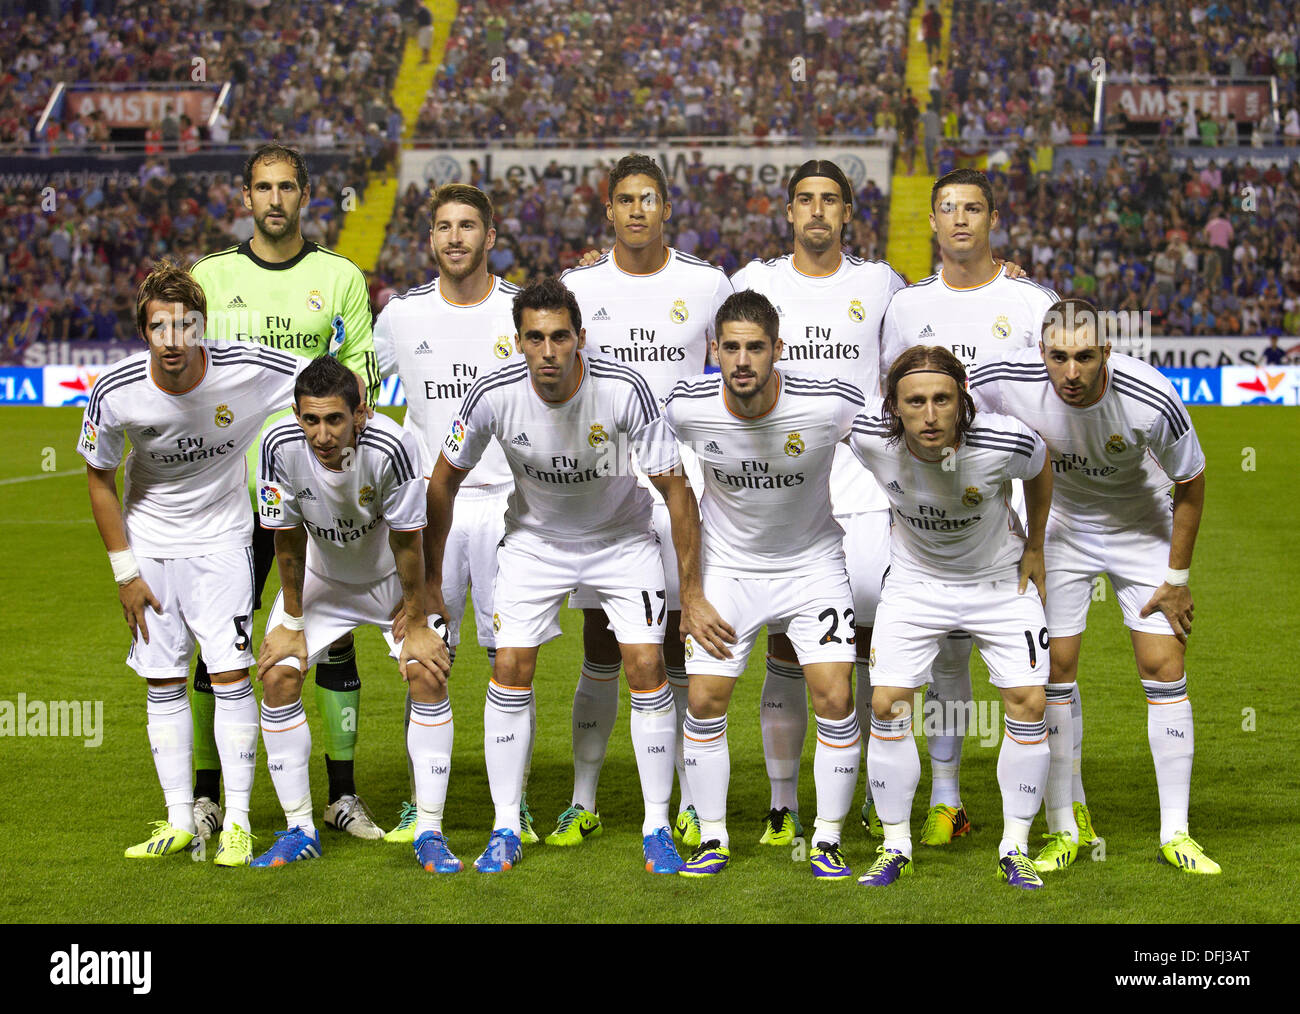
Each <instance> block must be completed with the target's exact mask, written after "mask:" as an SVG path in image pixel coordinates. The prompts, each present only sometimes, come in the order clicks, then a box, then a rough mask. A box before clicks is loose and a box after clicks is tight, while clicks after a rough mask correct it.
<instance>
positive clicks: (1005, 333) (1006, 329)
mask: <svg viewBox="0 0 1300 1014" xmlns="http://www.w3.org/2000/svg"><path fill="white" fill-rule="evenodd" d="M993 337H994V338H999V339H1005V338H1010V337H1011V321H1010V319H1009V318H1008V317H1007V315H1006V314H1005V313H1003V314H999V315H998V319H997V320H995V321H994V322H993Z"/></svg>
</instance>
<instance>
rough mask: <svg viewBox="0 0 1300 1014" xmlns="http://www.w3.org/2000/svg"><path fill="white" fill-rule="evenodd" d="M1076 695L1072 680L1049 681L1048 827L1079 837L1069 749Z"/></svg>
mask: <svg viewBox="0 0 1300 1014" xmlns="http://www.w3.org/2000/svg"><path fill="white" fill-rule="evenodd" d="M1073 695H1074V684H1073V683H1049V684H1047V712H1046V719H1047V749H1048V753H1049V755H1050V757H1051V766H1050V768H1049V769H1048V772H1047V793H1046V795H1045V796H1044V798H1045V799H1046V801H1047V830H1048V831H1049V832H1051V833H1052V834H1055V833H1056V832H1057V831H1069V832H1070V837H1072V838H1073V839H1074V840H1075V841H1076V842H1077V841H1078V840H1079V827H1078V825H1077V824H1076V823H1075V820H1074V805H1073V803H1074V797H1073V794H1072V793H1071V788H1072V786H1071V772H1072V771H1073V767H1074V765H1073V764H1072V762H1071V760H1072V759H1071V757H1070V749H1071V746H1072V745H1073V743H1074V716H1073V714H1072V713H1071V708H1070V698H1071V697H1072V696H1073Z"/></svg>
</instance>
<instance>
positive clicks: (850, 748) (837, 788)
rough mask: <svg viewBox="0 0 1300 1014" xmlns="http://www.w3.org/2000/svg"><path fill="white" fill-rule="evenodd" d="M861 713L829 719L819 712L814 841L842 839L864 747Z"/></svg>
mask: <svg viewBox="0 0 1300 1014" xmlns="http://www.w3.org/2000/svg"><path fill="white" fill-rule="evenodd" d="M861 740H862V730H860V729H859V728H858V716H857V715H856V714H854V713H851V714H850V715H849V716H848V718H841V719H830V718H822V717H821V716H820V715H818V716H817V749H816V752H815V753H814V754H813V781H814V782H815V783H816V787H817V817H816V821H815V823H814V826H813V839H812V840H813V844H814V845H817V844H820V843H821V842H830V843H831V844H832V845H838V844H839V843H840V833H841V831H842V829H843V827H844V817H845V815H846V814H847V813H848V812H849V807H851V806H852V805H853V793H854V792H855V791H856V790H857V787H858V751H859V750H861V749H862V744H861Z"/></svg>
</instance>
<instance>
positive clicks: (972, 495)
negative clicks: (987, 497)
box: [961, 486, 984, 507]
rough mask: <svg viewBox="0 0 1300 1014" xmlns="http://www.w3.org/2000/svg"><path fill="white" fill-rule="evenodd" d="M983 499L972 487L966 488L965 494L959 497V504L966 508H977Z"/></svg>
mask: <svg viewBox="0 0 1300 1014" xmlns="http://www.w3.org/2000/svg"><path fill="white" fill-rule="evenodd" d="M983 500H984V498H983V497H982V496H980V491H979V490H978V489H976V488H975V487H974V486H967V487H966V492H965V493H963V494H962V496H961V502H962V503H964V504H965V505H966V506H967V507H978V506H979V505H980V504H981V503H982V502H983Z"/></svg>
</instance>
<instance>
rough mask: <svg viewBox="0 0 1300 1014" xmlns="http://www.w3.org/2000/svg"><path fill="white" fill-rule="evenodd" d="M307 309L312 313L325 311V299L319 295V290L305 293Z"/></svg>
mask: <svg viewBox="0 0 1300 1014" xmlns="http://www.w3.org/2000/svg"><path fill="white" fill-rule="evenodd" d="M307 309H308V310H311V311H312V312H313V313H319V312H320V311H321V310H323V309H325V297H324V296H322V295H321V294H320V289H312V290H311V292H309V293H307Z"/></svg>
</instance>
